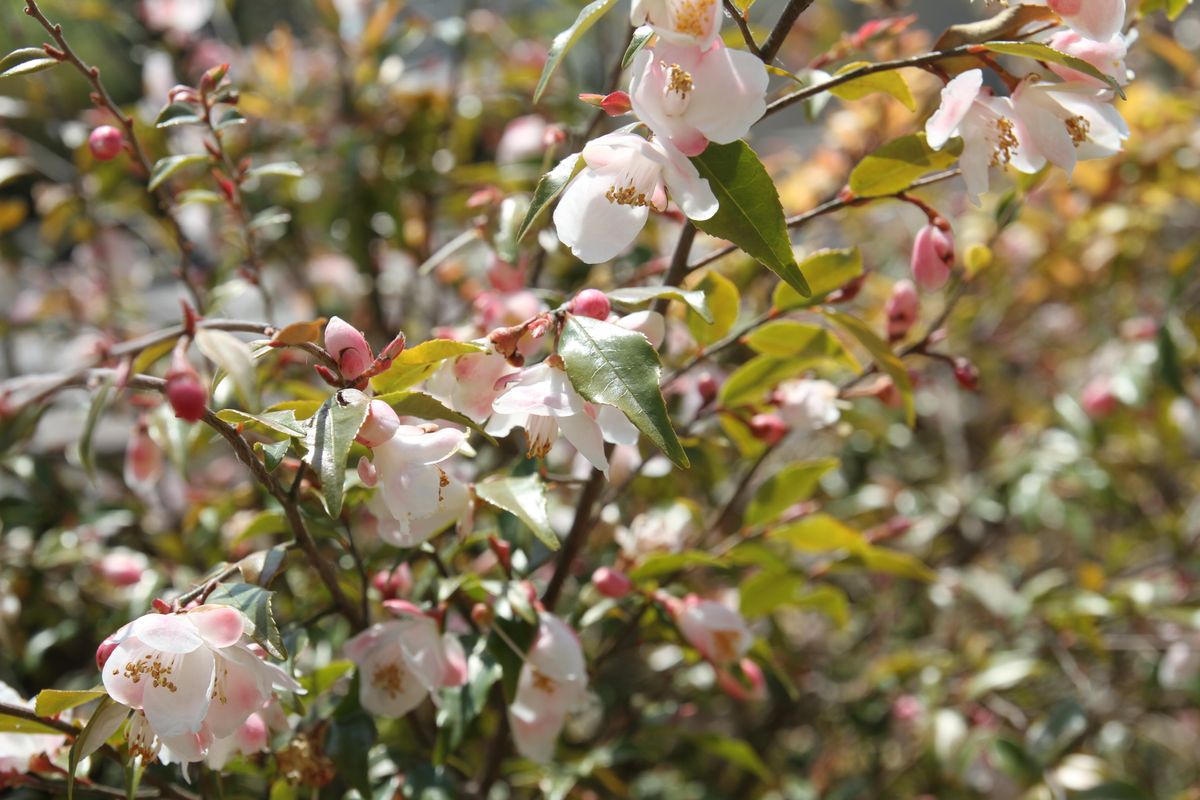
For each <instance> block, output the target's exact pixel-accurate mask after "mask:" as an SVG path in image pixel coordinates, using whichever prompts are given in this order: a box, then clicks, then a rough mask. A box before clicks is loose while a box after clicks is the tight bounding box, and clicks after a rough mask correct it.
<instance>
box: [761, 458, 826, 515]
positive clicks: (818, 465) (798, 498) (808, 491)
mask: <svg viewBox="0 0 1200 800" xmlns="http://www.w3.org/2000/svg"><path fill="white" fill-rule="evenodd" d="M838 463H839V462H838V460H837V459H836V458H822V459H819V460H816V461H802V462H800V463H798V464H789V465H788V466H786V467H784V468H783V469H782V470H780V471H779V472H777V473H775V474H774V475H772V476H771V477H770V478H769V479H768V480H767V481H766V482H765V483H764V484H763V485H762V486H760V487H759V489H758V492H757V493H755V495H754V499H753V500H751V501H750V506H749V508H747V509H746V524H747V525H763V524H766V523H768V522H773V521H775V519H776V518H777V517H778V516H779V515H780V514H782V513H783V512H784V511H786V510H787V509H789V508H791V507H792V506H794V505H795V504H796V503H801V502H803V501H805V500H807V499H808V498H809V497H811V496H812V493H813V491H815V490H816V488H817V483H818V482H819V481H820V480H821V477H822V476H823V475H824V474H825V473H827V472H829V471H830V470H831V469H834V468H836V467H837V465H838Z"/></svg>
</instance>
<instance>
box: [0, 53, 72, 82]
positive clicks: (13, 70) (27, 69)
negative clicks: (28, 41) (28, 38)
mask: <svg viewBox="0 0 1200 800" xmlns="http://www.w3.org/2000/svg"><path fill="white" fill-rule="evenodd" d="M23 49H33V48H23ZM18 52H19V51H18ZM38 52H40V53H42V55H45V52H44V51H41V50H39V51H38ZM10 55H11V54H10ZM60 63H62V62H60V61H59V60H58V59H57V58H34V59H30V60H29V61H22V62H21V63H20V64H17V65H16V66H15V67H9V68H8V69H6V70H4V72H0V78H16V77H17V76H19V75H32V74H33V73H35V72H41V71H42V70H47V69H50V68H51V67H57V66H58V65H59V64H60Z"/></svg>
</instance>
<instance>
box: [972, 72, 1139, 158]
mask: <svg viewBox="0 0 1200 800" xmlns="http://www.w3.org/2000/svg"><path fill="white" fill-rule="evenodd" d="M1108 95H1109V93H1108V92H1104V91H1097V90H1096V88H1095V87H1094V86H1092V85H1090V84H1086V83H1045V82H1042V81H1038V80H1026V81H1023V82H1022V83H1021V85H1020V86H1018V87H1017V89H1016V91H1015V92H1013V97H1012V102H1013V107H1014V108H1015V110H1016V113H1017V115H1018V117H1019V118H1020V120H1021V126H1022V127H1023V128H1024V129H1025V130H1026V131H1028V137H1029V141H1030V142H1031V143H1032V144H1033V146H1034V147H1036V148H1037V150H1038V152H1039V153H1041V155H1043V156H1044V157H1045V158H1046V160H1047V161H1049V162H1051V163H1052V164H1055V165H1056V166H1059V167H1062V169H1064V170H1066V172H1067V175H1070V174H1071V173H1072V172H1073V171H1074V169H1075V163H1076V162H1077V161H1086V160H1089V159H1094V158H1107V157H1108V156H1111V155H1115V154H1116V153H1119V152H1121V142H1122V141H1123V140H1125V139H1128V138H1129V126H1128V125H1126V124H1125V120H1124V119H1122V118H1121V114H1120V112H1118V111H1117V109H1116V108H1114V107H1113V105H1112V102H1111V98H1110V97H1108ZM964 154H965V150H964Z"/></svg>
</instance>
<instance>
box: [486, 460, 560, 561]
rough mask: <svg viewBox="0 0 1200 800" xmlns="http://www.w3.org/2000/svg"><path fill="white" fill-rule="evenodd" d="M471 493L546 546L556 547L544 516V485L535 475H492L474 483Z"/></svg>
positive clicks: (548, 522)
mask: <svg viewBox="0 0 1200 800" xmlns="http://www.w3.org/2000/svg"><path fill="white" fill-rule="evenodd" d="M475 494H476V495H477V496H478V497H479V498H480V499H481V500H484V501H486V502H487V503H489V504H491V505H493V506H495V507H496V508H499V509H501V510H503V511H507V512H508V513H510V514H512V515H513V516H515V517H516V518H517V519H519V520H521V522H523V523H525V525H526V526H527V527H528V528H529V529H530V530H531V531H533V532H534V534H536V535H537V537H538V539H540V540H541V542H542V544H544V545H546V547H548V548H550V549H551V550H557V549H558V548H559V542H558V535H557V534H556V533H555V532H554V528H552V527H551V526H550V517H549V515H548V514H547V513H546V484H545V483H543V482H542V479H541V478H539V477H538V476H537V475H525V476H522V477H502V476H493V477H491V478H489V479H487V480H486V481H483V482H482V483H477V484H475Z"/></svg>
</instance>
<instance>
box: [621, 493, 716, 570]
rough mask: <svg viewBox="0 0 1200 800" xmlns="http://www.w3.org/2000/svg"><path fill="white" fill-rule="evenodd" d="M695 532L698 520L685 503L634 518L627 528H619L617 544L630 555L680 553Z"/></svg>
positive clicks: (674, 504) (632, 556)
mask: <svg viewBox="0 0 1200 800" xmlns="http://www.w3.org/2000/svg"><path fill="white" fill-rule="evenodd" d="M695 533H696V519H695V516H694V515H693V514H692V510H691V508H689V507H688V506H687V505H686V504H684V503H678V502H677V503H672V504H671V505H669V506H665V507H658V508H652V509H650V510H649V511H646V512H644V513H642V514H638V515H637V516H636V517H634V518H633V522H631V523H630V524H629V527H628V528H625V527H621V528H617V531H616V534H614V536H615V538H616V540H617V544H618V545H619V546H620V547H621V552H623V553H624V554H625V555H626V556H627V557H629V558H638V557H639V556H644V555H648V554H650V553H659V552H666V553H678V552H680V551H681V550H683V549H684V547H686V546H687V543H688V540H690V539H691V538H692V537H693V536H694V535H695Z"/></svg>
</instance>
